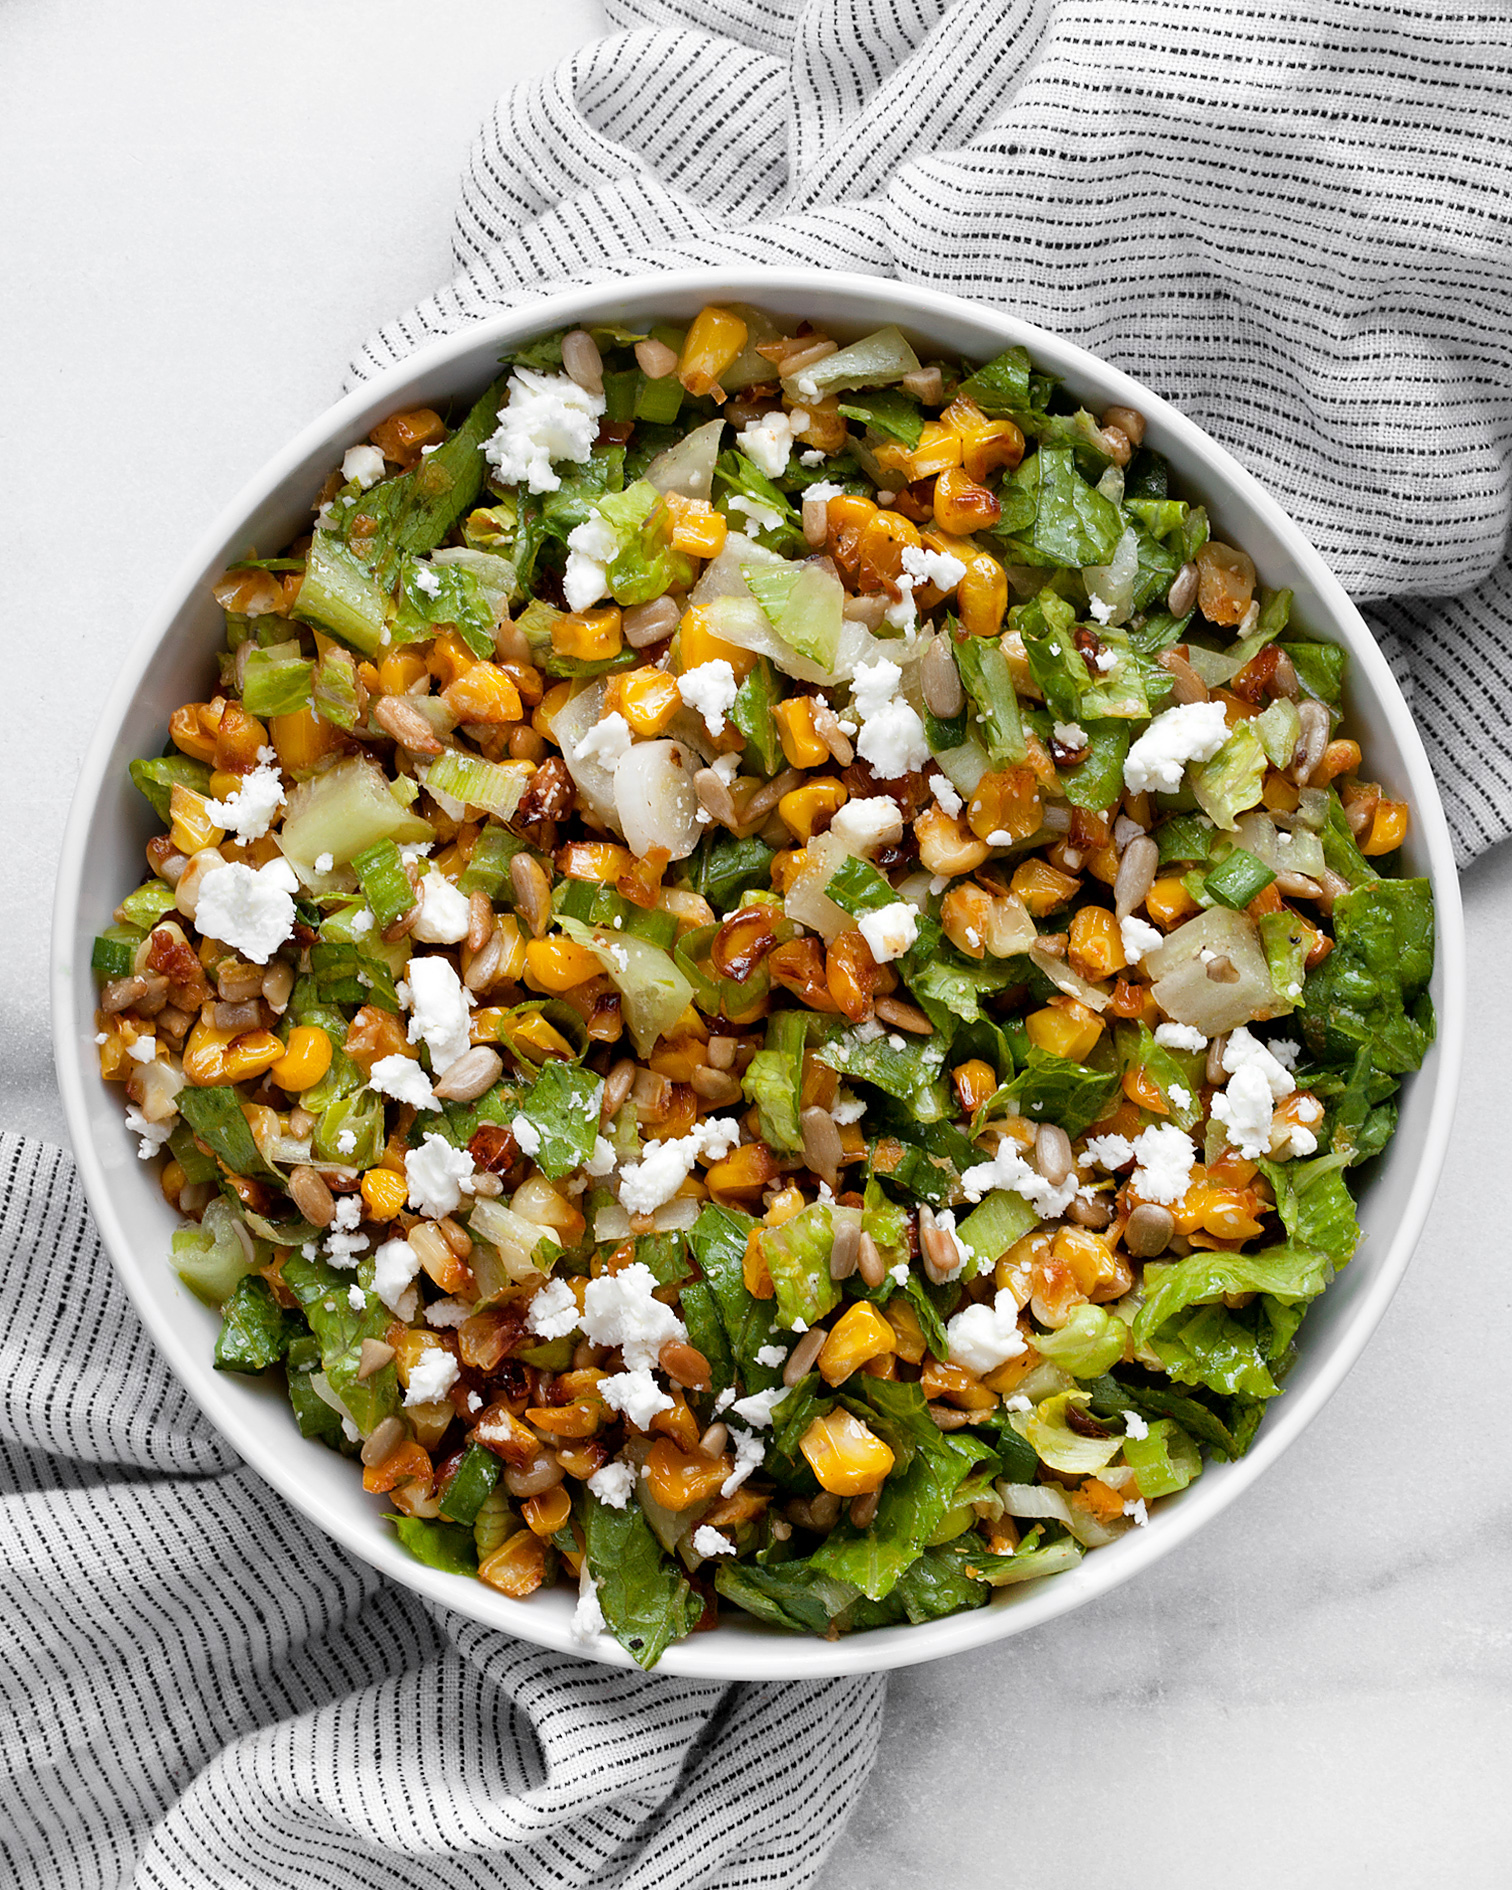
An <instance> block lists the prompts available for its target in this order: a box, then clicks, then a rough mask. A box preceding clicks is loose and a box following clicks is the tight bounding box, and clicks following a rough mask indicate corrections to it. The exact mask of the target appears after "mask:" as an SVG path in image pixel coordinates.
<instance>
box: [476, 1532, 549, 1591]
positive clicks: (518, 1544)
mask: <svg viewBox="0 0 1512 1890" xmlns="http://www.w3.org/2000/svg"><path fill="white" fill-rule="evenodd" d="M545 1579H546V1545H545V1543H544V1542H542V1540H541V1538H540V1537H539V1536H538V1535H535V1534H534V1533H533V1532H532V1531H531V1530H529V1529H521V1530H519V1531H518V1532H517V1533H516V1534H515V1535H512V1536H511V1537H510V1538H509V1540H508V1541H507V1542H505V1543H503V1544H502V1545H501V1546H500V1547H499V1548H497V1549H495V1550H494V1552H493V1554H492V1555H490V1556H485V1557H484V1559H483V1560H482V1561H481V1562H480V1563H479V1564H478V1580H479V1581H480V1582H487V1583H488V1585H489V1587H490V1588H497V1589H498V1591H499V1593H500V1594H501V1595H509V1596H511V1597H512V1598H513V1599H514V1600H516V1601H523V1600H524V1599H525V1597H526V1596H527V1595H533V1594H534V1593H535V1591H536V1590H537V1589H538V1588H539V1587H540V1585H541V1583H542V1582H543V1581H545Z"/></svg>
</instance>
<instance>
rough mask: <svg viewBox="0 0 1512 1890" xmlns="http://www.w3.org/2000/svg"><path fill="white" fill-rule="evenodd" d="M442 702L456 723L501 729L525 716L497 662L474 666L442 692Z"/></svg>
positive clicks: (516, 696)
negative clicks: (478, 724) (455, 719)
mask: <svg viewBox="0 0 1512 1890" xmlns="http://www.w3.org/2000/svg"><path fill="white" fill-rule="evenodd" d="M441 700H442V701H443V702H444V703H445V704H446V706H447V708H449V709H450V710H451V712H452V714H453V715H454V716H456V718H457V720H458V721H459V722H476V723H480V724H483V725H485V726H489V727H501V726H504V725H506V724H508V723H510V722H518V721H519V720H520V718H521V716H523V715H524V713H525V706H524V704H523V703H522V702H521V701H520V692H519V690H518V689H516V688H515V686H514V682H513V680H512V678H511V677H509V676H508V675H506V673H505V672H504V671H503V670H502V669H500V667H499V665H498V664H497V663H474V664H473V665H472V667H471V668H470V669H467V670H464V671H463V672H462V674H461V675H460V676H458V677H457V678H456V680H455V681H453V682H451V683H448V684H447V686H446V688H445V689H443V690H442V692H441Z"/></svg>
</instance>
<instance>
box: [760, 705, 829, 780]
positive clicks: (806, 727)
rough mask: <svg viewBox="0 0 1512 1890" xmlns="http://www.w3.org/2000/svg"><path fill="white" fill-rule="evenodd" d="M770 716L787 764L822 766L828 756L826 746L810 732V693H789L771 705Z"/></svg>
mask: <svg viewBox="0 0 1512 1890" xmlns="http://www.w3.org/2000/svg"><path fill="white" fill-rule="evenodd" d="M772 719H773V721H775V722H776V724H777V734H778V736H779V738H780V739H781V742H782V752H783V754H784V755H786V756H787V763H788V766H789V767H790V768H822V767H823V766H824V764H825V762H827V761H828V760H829V758H830V752H829V749H828V748H826V747H825V745H824V743H823V742H822V741H820V739H819V737H818V736H817V735H816V734H815V733H814V699H813V697H812V696H789V697H788V699H787V701H786V702H779V703H778V704H777V707H776V708H775V709H773V711H772Z"/></svg>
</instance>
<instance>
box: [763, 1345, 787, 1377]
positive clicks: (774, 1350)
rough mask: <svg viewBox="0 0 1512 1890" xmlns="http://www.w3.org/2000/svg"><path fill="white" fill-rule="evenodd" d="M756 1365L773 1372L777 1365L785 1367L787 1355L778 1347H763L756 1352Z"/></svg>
mask: <svg viewBox="0 0 1512 1890" xmlns="http://www.w3.org/2000/svg"><path fill="white" fill-rule="evenodd" d="M756 1363H757V1364H758V1365H766V1366H768V1367H770V1368H771V1370H773V1371H775V1370H776V1369H777V1367H778V1366H779V1365H786V1363H787V1353H786V1351H784V1349H783V1348H782V1347H781V1346H780V1345H763V1346H761V1347H760V1348H759V1349H758V1350H757V1353H756Z"/></svg>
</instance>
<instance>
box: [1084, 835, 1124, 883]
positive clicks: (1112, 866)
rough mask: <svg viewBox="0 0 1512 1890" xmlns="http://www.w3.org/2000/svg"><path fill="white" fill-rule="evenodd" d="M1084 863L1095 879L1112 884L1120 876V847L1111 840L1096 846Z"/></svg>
mask: <svg viewBox="0 0 1512 1890" xmlns="http://www.w3.org/2000/svg"><path fill="white" fill-rule="evenodd" d="M1084 864H1085V866H1086V869H1087V871H1088V872H1089V873H1090V874H1091V875H1092V877H1093V878H1094V879H1096V880H1101V881H1102V883H1103V885H1104V886H1111V885H1113V884H1114V882H1115V881H1116V880H1117V878H1118V848H1117V847H1116V846H1115V845H1114V844H1113V842H1112V841H1111V840H1110V841H1109V842H1108V844H1107V845H1106V846H1103V847H1094V848H1093V850H1092V851H1091V852H1090V853H1089V854H1088V855H1087V857H1086V860H1085V862H1084Z"/></svg>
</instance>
